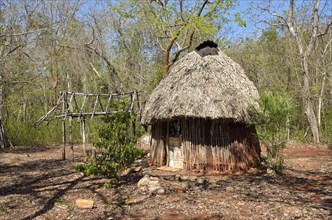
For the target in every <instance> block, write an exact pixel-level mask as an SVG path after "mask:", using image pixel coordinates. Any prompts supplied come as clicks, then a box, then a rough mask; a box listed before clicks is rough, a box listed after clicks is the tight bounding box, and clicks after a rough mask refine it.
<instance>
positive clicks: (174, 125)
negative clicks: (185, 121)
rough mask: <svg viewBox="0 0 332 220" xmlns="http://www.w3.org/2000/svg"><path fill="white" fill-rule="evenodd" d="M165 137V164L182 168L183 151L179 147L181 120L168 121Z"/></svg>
mask: <svg viewBox="0 0 332 220" xmlns="http://www.w3.org/2000/svg"><path fill="white" fill-rule="evenodd" d="M168 134H169V135H168V138H167V148H168V150H167V151H166V154H167V165H168V166H170V167H175V168H181V169H182V168H183V153H182V147H181V145H182V144H181V142H182V141H181V121H180V120H173V121H169V122H168Z"/></svg>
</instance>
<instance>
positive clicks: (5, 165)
mask: <svg viewBox="0 0 332 220" xmlns="http://www.w3.org/2000/svg"><path fill="white" fill-rule="evenodd" d="M75 151H76V152H75V153H76V154H75V162H70V161H61V160H59V158H60V157H61V149H60V147H59V146H57V147H55V146H53V147H13V148H11V149H8V150H2V151H0V158H1V160H0V183H1V185H0V219H124V218H125V219H295V218H298V219H332V176H331V172H332V169H331V168H332V149H331V147H327V146H322V145H320V146H310V145H301V146H289V147H287V148H286V149H285V150H284V151H283V153H284V155H285V157H286V160H285V162H286V165H287V169H286V170H285V172H284V174H282V175H275V174H273V173H267V172H266V171H264V170H258V171H257V170H253V172H252V173H245V174H233V175H219V176H190V175H185V174H182V173H180V172H178V173H177V172H166V171H160V170H156V169H151V168H149V167H148V166H147V164H148V163H147V158H146V157H145V158H143V159H141V160H139V161H138V162H137V165H136V166H139V169H138V172H131V173H129V174H128V175H124V176H123V177H122V178H121V183H120V185H119V186H118V187H117V188H112V187H107V183H108V180H107V179H105V178H101V177H84V176H83V175H82V174H80V173H78V172H76V171H75V169H74V167H75V165H76V164H77V163H79V162H80V158H81V155H82V151H81V147H80V146H75ZM136 171H137V170H136ZM146 174H148V175H149V176H150V177H153V179H154V180H157V181H158V182H160V185H161V186H162V188H163V189H164V192H163V193H162V194H160V195H159V194H157V195H154V194H153V195H151V194H150V193H149V192H147V191H144V190H141V188H138V186H137V183H138V181H139V180H140V179H141V178H142V177H143V176H145V175H146ZM105 183H106V184H105ZM78 198H81V199H92V200H94V202H95V204H94V208H92V209H79V208H77V207H76V206H75V200H76V199H78Z"/></svg>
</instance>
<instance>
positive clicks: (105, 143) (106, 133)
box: [77, 102, 142, 184]
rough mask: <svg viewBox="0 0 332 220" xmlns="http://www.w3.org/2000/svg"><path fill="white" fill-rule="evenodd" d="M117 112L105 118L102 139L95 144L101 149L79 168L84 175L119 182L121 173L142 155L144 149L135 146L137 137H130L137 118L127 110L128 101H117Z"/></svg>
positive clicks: (101, 131) (100, 134) (101, 130)
mask: <svg viewBox="0 0 332 220" xmlns="http://www.w3.org/2000/svg"><path fill="white" fill-rule="evenodd" d="M115 105H116V106H113V107H114V108H117V109H119V111H118V112H117V113H114V114H112V115H109V116H106V117H104V118H103V121H104V125H103V126H102V127H101V128H100V129H99V131H98V135H99V137H100V141H99V142H97V143H96V144H95V147H96V148H97V149H100V150H99V152H98V153H97V154H96V156H95V157H94V158H92V159H91V160H90V161H89V162H88V163H86V164H81V165H79V166H78V167H77V169H78V170H79V171H81V172H83V173H84V175H103V176H106V177H108V178H112V179H113V182H112V184H116V183H117V182H118V177H119V173H120V172H121V171H122V170H124V169H125V168H127V167H129V166H130V165H131V164H133V163H134V161H135V159H136V158H138V157H139V156H141V154H142V150H141V149H138V148H136V147H135V144H136V137H131V138H130V139H129V137H128V136H129V134H128V126H129V125H130V124H132V123H133V121H134V119H135V115H134V114H129V113H128V112H127V111H126V108H127V106H128V105H127V103H126V102H119V103H115Z"/></svg>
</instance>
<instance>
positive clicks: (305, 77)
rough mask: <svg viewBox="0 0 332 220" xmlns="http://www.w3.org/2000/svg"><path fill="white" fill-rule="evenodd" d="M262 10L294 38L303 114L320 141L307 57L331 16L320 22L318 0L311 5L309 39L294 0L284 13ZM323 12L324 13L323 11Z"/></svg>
mask: <svg viewBox="0 0 332 220" xmlns="http://www.w3.org/2000/svg"><path fill="white" fill-rule="evenodd" d="M259 8H260V9H261V10H262V11H266V12H268V13H269V14H271V15H272V16H274V17H275V18H277V21H278V23H275V24H272V25H281V26H284V27H286V28H287V30H288V31H289V33H290V34H291V36H292V37H293V38H294V40H295V42H296V44H297V48H298V57H299V60H300V62H301V69H302V88H303V89H302V93H301V94H302V102H303V108H304V111H305V115H306V117H307V120H308V123H309V126H310V129H311V133H312V136H313V140H314V142H315V143H319V142H320V131H319V123H318V120H317V113H316V110H315V106H314V102H313V95H312V92H311V86H312V85H313V81H312V79H311V75H312V74H311V70H310V66H309V58H310V56H311V54H312V52H313V50H314V47H315V44H316V42H317V39H318V38H319V37H321V36H323V35H325V34H327V32H328V31H329V29H330V27H331V26H332V19H331V17H330V18H329V20H328V21H327V23H322V22H321V21H320V18H321V15H322V12H320V9H321V8H320V0H316V1H315V2H314V4H313V5H312V9H311V10H312V11H311V15H310V16H311V24H310V32H309V40H306V39H305V37H304V36H303V35H301V34H300V33H301V25H300V24H299V23H298V20H297V19H296V13H295V1H294V0H290V1H289V8H288V11H287V14H286V15H282V14H278V13H276V12H273V11H271V10H270V8H269V7H266V8H263V7H259ZM323 14H324V13H323Z"/></svg>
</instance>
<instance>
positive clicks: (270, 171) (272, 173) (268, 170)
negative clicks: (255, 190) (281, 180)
mask: <svg viewBox="0 0 332 220" xmlns="http://www.w3.org/2000/svg"><path fill="white" fill-rule="evenodd" d="M266 173H267V174H268V175H270V176H274V175H276V171H274V170H272V169H270V168H267V170H266Z"/></svg>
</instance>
